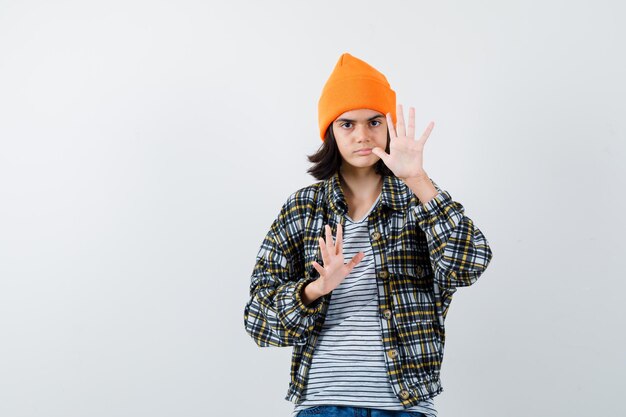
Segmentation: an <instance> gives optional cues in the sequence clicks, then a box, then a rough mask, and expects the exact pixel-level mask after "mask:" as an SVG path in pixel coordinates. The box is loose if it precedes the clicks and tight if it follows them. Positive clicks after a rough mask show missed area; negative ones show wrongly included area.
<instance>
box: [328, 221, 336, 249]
mask: <svg viewBox="0 0 626 417" xmlns="http://www.w3.org/2000/svg"><path fill="white" fill-rule="evenodd" d="M326 250H328V253H335V247H334V245H333V234H332V232H331V230H330V225H326Z"/></svg>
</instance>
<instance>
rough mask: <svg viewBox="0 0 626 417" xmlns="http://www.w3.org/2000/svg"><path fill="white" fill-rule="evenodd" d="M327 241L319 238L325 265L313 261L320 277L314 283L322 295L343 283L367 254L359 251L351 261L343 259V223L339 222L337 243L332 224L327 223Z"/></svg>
mask: <svg viewBox="0 0 626 417" xmlns="http://www.w3.org/2000/svg"><path fill="white" fill-rule="evenodd" d="M325 229H326V241H324V239H322V238H321V237H320V238H319V243H320V249H321V252H322V260H323V261H324V266H321V265H320V264H318V263H317V262H315V261H313V267H314V268H315V269H316V270H317V272H319V274H320V277H319V278H318V279H317V280H315V281H314V282H313V283H312V284H315V285H316V286H317V290H318V291H319V294H320V295H326V294H328V293H329V292H331V291H332V290H334V289H335V288H337V287H338V286H339V284H341V282H342V281H343V280H344V279H345V278H346V276H348V274H349V273H350V272H351V271H352V269H353V268H354V267H355V266H356V265H357V264H358V263H359V262H361V260H363V257H364V256H365V254H364V253H363V252H359V253H357V254H356V255H354V256H353V257H352V259H351V260H350V262H348V263H347V264H344V263H343V261H344V259H343V229H342V226H341V223H339V224H337V243H336V244H334V243H333V236H332V233H331V231H330V226H329V225H326V226H325Z"/></svg>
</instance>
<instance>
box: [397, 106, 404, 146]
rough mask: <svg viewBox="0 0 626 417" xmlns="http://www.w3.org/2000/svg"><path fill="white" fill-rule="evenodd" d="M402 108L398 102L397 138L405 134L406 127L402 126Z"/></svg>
mask: <svg viewBox="0 0 626 417" xmlns="http://www.w3.org/2000/svg"><path fill="white" fill-rule="evenodd" d="M403 112H404V111H403V110H402V104H398V109H397V110H396V119H397V123H396V133H397V134H398V137H399V138H402V137H405V136H406V128H405V127H404V114H403Z"/></svg>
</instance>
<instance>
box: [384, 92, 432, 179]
mask: <svg viewBox="0 0 626 417" xmlns="http://www.w3.org/2000/svg"><path fill="white" fill-rule="evenodd" d="M396 114H397V119H398V122H397V124H396V127H395V128H394V126H393V120H392V119H391V114H390V113H387V128H388V129H389V136H390V139H391V140H390V142H389V153H387V152H385V151H384V150H383V149H381V148H379V147H375V148H373V149H372V153H374V154H375V155H377V156H378V157H379V158H380V159H382V160H383V162H384V163H385V165H387V167H388V168H389V169H390V170H391V171H392V172H393V173H394V174H395V175H396V177H398V178H400V179H402V180H404V179H407V178H413V177H419V176H423V175H425V171H424V144H425V143H426V140H427V139H428V136H430V132H432V130H433V127H434V126H435V123H434V122H430V123H429V124H428V126H427V127H426V130H424V133H422V136H421V137H420V138H419V139H417V140H415V108H413V107H410V108H409V124H408V126H405V124H404V114H403V110H402V105H401V104H398V109H397V112H396Z"/></svg>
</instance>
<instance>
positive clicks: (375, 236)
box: [372, 232, 380, 240]
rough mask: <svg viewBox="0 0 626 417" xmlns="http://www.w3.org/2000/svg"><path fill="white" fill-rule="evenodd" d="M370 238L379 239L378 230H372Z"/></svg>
mask: <svg viewBox="0 0 626 417" xmlns="http://www.w3.org/2000/svg"><path fill="white" fill-rule="evenodd" d="M372 239H373V240H378V239H380V232H374V233H372Z"/></svg>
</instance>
